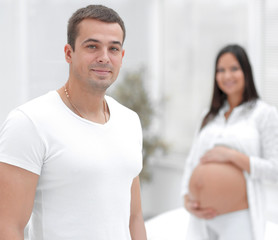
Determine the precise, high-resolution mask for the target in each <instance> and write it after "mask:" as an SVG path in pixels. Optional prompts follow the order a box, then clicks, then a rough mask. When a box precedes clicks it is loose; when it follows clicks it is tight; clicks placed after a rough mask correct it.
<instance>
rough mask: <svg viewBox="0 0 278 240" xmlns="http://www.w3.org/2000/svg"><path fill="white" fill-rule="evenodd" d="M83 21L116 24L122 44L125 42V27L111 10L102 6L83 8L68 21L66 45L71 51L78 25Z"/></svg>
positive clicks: (73, 47) (73, 46)
mask: <svg viewBox="0 0 278 240" xmlns="http://www.w3.org/2000/svg"><path fill="white" fill-rule="evenodd" d="M84 19H96V20H99V21H101V22H107V23H118V24H119V25H120V27H121V29H122V30H123V42H124V40H125V34H126V31H125V25H124V22H123V20H122V19H121V17H120V16H119V14H118V13H117V12H115V11H114V10H113V9H111V8H108V7H105V6H103V5H89V6H87V7H85V8H80V9H78V10H77V11H76V12H75V13H73V15H72V16H71V18H70V19H69V21H68V32H67V37H68V44H69V45H71V47H72V49H73V51H74V49H75V40H76V38H77V36H78V32H79V27H78V25H79V23H80V22H81V21H82V20H84Z"/></svg>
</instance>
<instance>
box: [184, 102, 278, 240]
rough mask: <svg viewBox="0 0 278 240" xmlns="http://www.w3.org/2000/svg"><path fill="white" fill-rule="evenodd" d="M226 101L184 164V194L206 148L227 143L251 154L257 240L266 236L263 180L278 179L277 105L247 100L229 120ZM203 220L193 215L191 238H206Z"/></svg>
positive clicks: (249, 192)
mask: <svg viewBox="0 0 278 240" xmlns="http://www.w3.org/2000/svg"><path fill="white" fill-rule="evenodd" d="M228 110H229V105H228V103H227V102H226V104H225V105H224V106H223V107H222V108H221V109H220V110H219V113H218V114H217V116H216V117H215V118H214V119H213V120H212V121H211V122H209V123H208V124H207V125H206V126H205V127H204V128H203V129H202V130H201V131H199V129H198V133H197V135H196V138H195V140H194V143H193V145H192V148H191V150H190V153H189V155H188V158H187V160H186V164H185V171H184V177H183V181H182V194H186V193H188V183H189V179H190V177H191V174H192V172H193V170H194V168H195V167H196V166H197V165H198V163H199V160H200V158H201V156H202V155H204V154H205V152H206V151H208V150H209V149H212V148H213V147H214V146H216V145H225V146H227V147H229V148H232V149H235V150H237V151H239V152H242V153H244V154H246V155H247V156H249V158H250V174H248V173H247V172H244V174H245V178H246V184H247V196H248V204H249V209H250V217H251V222H252V231H253V235H254V240H261V239H263V236H264V224H265V216H264V214H265V204H266V203H265V201H264V189H263V181H264V180H268V181H273V182H278V113H277V109H276V108H275V107H274V106H270V105H268V104H266V103H265V102H263V101H261V100H257V101H255V102H251V103H244V104H242V105H240V106H238V107H236V108H234V109H233V111H232V113H231V115H230V116H229V118H228V120H226V118H225V116H224V114H225V112H227V111H228ZM204 222H205V221H204V220H201V219H198V218H195V217H193V216H192V221H191V224H190V227H189V228H188V229H189V235H190V237H189V239H194V240H195V239H196V240H199V239H202V240H203V239H207V238H206V237H207V232H206V228H205V227H204Z"/></svg>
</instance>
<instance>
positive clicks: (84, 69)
mask: <svg viewBox="0 0 278 240" xmlns="http://www.w3.org/2000/svg"><path fill="white" fill-rule="evenodd" d="M78 29H79V31H78V36H77V38H76V41H75V50H74V51H73V50H72V48H71V46H70V45H68V44H67V45H66V46H65V54H66V60H67V62H68V63H70V78H73V80H78V81H79V83H81V84H83V86H84V87H93V88H94V89H95V90H100V91H105V90H106V89H107V88H108V87H109V86H110V85H111V84H112V83H113V82H114V81H115V80H116V78H117V76H118V74H119V71H120V68H121V65H122V59H123V56H124V50H123V49H122V43H123V31H122V29H121V27H120V25H119V24H117V23H105V22H101V21H98V20H95V19H84V20H83V21H82V22H80V24H79V25H78Z"/></svg>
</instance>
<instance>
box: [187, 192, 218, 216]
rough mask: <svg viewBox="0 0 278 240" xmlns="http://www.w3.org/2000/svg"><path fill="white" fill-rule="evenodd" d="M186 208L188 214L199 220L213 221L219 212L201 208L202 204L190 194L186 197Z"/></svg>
mask: <svg viewBox="0 0 278 240" xmlns="http://www.w3.org/2000/svg"><path fill="white" fill-rule="evenodd" d="M184 206H185V208H186V210H187V211H188V212H190V213H191V214H193V215H195V216H196V217H198V218H203V219H212V218H214V217H216V216H217V212H216V211H215V210H214V209H212V208H201V207H200V204H199V203H198V202H197V201H195V200H194V199H192V197H191V196H190V195H189V194H186V195H185V196H184Z"/></svg>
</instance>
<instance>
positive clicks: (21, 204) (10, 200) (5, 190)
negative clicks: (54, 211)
mask: <svg viewBox="0 0 278 240" xmlns="http://www.w3.org/2000/svg"><path fill="white" fill-rule="evenodd" d="M38 178H39V176H38V175H37V174H35V173H32V172H29V171H27V170H24V169H22V168H19V167H15V166H12V165H9V164H6V163H0V233H1V234H0V240H11V239H13V240H23V239H24V228H25V226H26V224H27V223H28V220H29V218H30V215H31V213H32V208H33V203H34V197H35V192H36V186H37V182H38Z"/></svg>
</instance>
